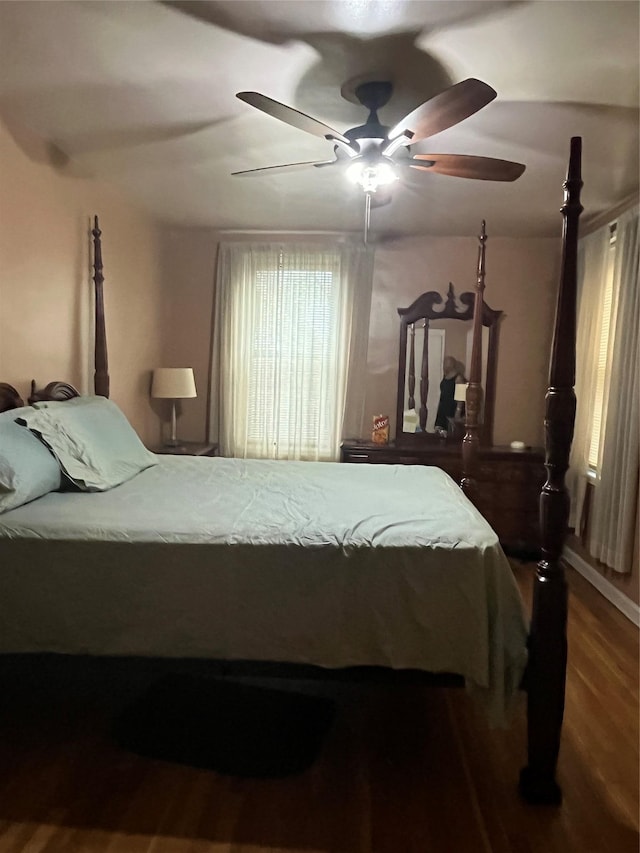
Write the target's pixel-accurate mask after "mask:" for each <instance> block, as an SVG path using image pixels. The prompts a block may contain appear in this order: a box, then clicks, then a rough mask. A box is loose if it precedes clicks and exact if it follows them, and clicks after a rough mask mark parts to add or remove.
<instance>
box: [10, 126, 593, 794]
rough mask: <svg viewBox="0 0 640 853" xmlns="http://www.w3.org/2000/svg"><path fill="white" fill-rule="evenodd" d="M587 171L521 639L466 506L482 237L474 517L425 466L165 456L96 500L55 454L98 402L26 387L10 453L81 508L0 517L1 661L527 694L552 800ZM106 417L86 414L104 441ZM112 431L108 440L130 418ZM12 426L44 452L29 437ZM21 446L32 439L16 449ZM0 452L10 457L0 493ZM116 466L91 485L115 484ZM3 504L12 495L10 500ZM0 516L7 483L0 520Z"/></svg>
mask: <svg viewBox="0 0 640 853" xmlns="http://www.w3.org/2000/svg"><path fill="white" fill-rule="evenodd" d="M580 159H581V140H580V139H579V138H574V139H572V141H571V156H570V162H569V170H568V176H567V180H566V182H565V184H564V188H565V199H564V204H563V206H562V214H563V217H564V220H563V243H562V273H561V280H560V288H559V294H558V305H557V314H556V319H555V330H554V340H553V350H552V358H551V368H550V382H549V390H548V393H547V404H546V405H547V409H546V418H545V430H546V463H545V464H546V468H547V482H546V483H545V485H544V488H543V490H542V495H541V501H540V520H541V529H542V543H541V545H542V559H541V561H540V562H539V564H538V568H537V572H536V577H535V588H534V604H533V612H532V616H531V624H530V628H529V629H527V626H526V623H525V620H524V619H523V617H522V604H521V600H520V598H519V596H518V593H517V589H516V587H515V582H514V580H513V577H512V575H511V573H510V569H509V566H508V563H507V561H506V558H505V557H504V555H503V554H502V551H501V549H500V546H499V545H498V542H497V537H496V536H495V534H494V533H493V531H492V530H491V528H490V527H489V526H488V524H487V523H486V522H485V521H484V519H482V517H481V516H480V514H479V513H478V512H477V510H476V509H475V508H474V507H473V506H472V502H473V499H474V496H475V491H476V478H475V471H476V461H477V460H476V457H477V453H478V444H479V435H478V433H479V424H478V419H479V411H480V406H481V399H482V388H481V385H480V370H481V323H482V310H483V291H484V286H485V282H484V252H485V241H484V239H481V246H480V255H479V264H478V282H477V287H476V299H475V307H474V337H473V350H472V363H471V369H470V381H469V386H468V390H467V397H466V435H465V437H464V440H463V444H462V452H463V460H464V461H463V467H464V477H463V479H462V483H461V486H462V491H463V492H464V495H466V496H467V497H468V498H470V499H471V502H470V501H469V500H467V497H465V496H464V495H463V494H462V493H461V491H460V489H458V488H457V487H456V486H455V484H454V483H453V481H451V480H450V479H449V478H448V477H447V475H445V474H444V473H443V472H442V471H439V470H438V469H435V468H427V467H422V468H421V467H418V466H404V467H403V466H376V465H363V466H358V467H357V468H356V467H355V466H343V465H328V464H326V463H309V462H302V463H296V462H273V461H266V460H264V461H263V460H234V459H210V458H195V457H194V458H189V457H186V458H185V457H182V458H180V457H172V456H167V457H153V455H152V454H148V452H147V451H146V450H145V449H144V448H142V447H141V445H140V449H139V450H135V453H137V454H138V455H139V456H140V458H141V459H142V461H141V462H140V466H139V468H138V473H135V475H134V476H132V475H131V472H130V471H128V472H126V473H125V475H122V473H121V472H117V473H119V475H120V476H121V477H122V476H124V479H120V480H119V484H118V485H115V486H114V487H113V488H110V486H111V485H113V483H107V485H106V487H104V488H103V489H101V487H99V486H98V487H95V486H94V484H93V481H91V479H90V477H87V476H86V475H85V474H82V475H78V474H77V473H76V469H75V468H74V465H75V463H76V461H77V460H72V462H71V463H64V462H63V461H62V456H61V455H60V454H59V452H58V444H57V442H60V441H63V439H64V438H65V436H64V435H63V433H64V431H65V430H66V429H67V428H70V427H69V423H70V420H71V421H72V420H73V418H76V417H78V416H79V415H78V413H79V414H80V415H83V414H84V410H85V409H86V411H89V410H92V406H93V405H94V402H93V401H94V400H95V398H79V396H78V393H77V392H76V391H75V389H74V388H72V386H70V385H68V384H66V383H64V382H54V383H50V384H49V385H48V386H47V387H46V388H44V389H42V390H38V389H37V388H36V387H35V384H32V391H31V396H30V398H29V404H30V405H29V406H28V407H26V406H24V404H23V401H22V400H21V399H20V397H19V395H18V393H17V391H16V390H15V389H14V388H13V387H12V386H10V385H7V384H0V439H1V437H2V434H3V433H2V430H3V429H4V430H5V433H6V434H7V436H9V439H10V440H11V441H13V440H15V441H19V440H21V436H23V434H26V435H27V436H28V437H29V440H32V436H33V433H37V434H38V435H39V437H42V438H43V439H45V440H46V442H47V447H48V448H49V449H51V450H52V451H53V452H54V453H56V455H57V457H58V461H59V462H60V465H61V468H62V471H63V472H64V473H65V475H67V477H69V478H71V479H73V478H74V476H75V477H76V483H78V478H79V479H80V487H81V489H84V491H77V490H76V491H69V490H66V491H65V490H63V491H62V492H60V491H57V490H56V489H50V490H49V492H48V493H42V496H41V497H38V498H37V499H36V500H30V499H27V501H26V502H25V503H24V504H23V505H20V504H19V502H18V504H17V505H13V506H12V505H11V504H10V505H9V509H8V511H6V512H4V513H2V514H0V553H2V554H3V560H2V566H3V568H2V569H1V570H0V624H2V625H3V629H2V634H1V635H0V653H3V654H22V653H30V652H54V653H55V652H57V653H66V654H69V653H71V654H106V655H122V656H128V655H152V656H157V657H194V658H207V659H212V660H214V659H215V660H231V661H233V662H235V663H236V664H238V666H241V665H242V662H245V663H246V662H247V661H251V662H258V663H262V664H264V665H268V664H269V663H270V662H275V663H277V664H278V665H279V666H282V665H285V667H286V668H287V671H288V672H292V673H294V674H298V675H300V674H304V676H305V677H307V676H308V675H309V674H310V673H311V672H312V671H313V673H314V674H318V673H321V672H324V673H326V672H327V669H329V670H331V671H330V672H329V674H328V677H330V678H333V677H339V676H341V675H344V674H345V673H346V675H347V677H349V678H351V677H353V676H354V675H359V676H362V677H364V678H366V677H370V676H371V675H372V674H373V675H375V677H376V678H379V677H381V676H384V677H385V678H387V677H388V678H391V679H392V678H396V679H397V680H401V679H403V678H406V679H407V680H424V681H428V682H429V683H439V684H457V683H464V682H466V683H467V686H470V687H471V688H472V689H473V690H475V692H477V693H478V694H479V695H480V696H481V697H482V698H483V699H484V701H485V704H486V705H487V708H488V710H489V713H490V715H491V716H492V718H493V719H494V720H495V721H497V722H503V721H504V714H505V710H506V708H507V706H508V705H509V700H510V697H511V695H512V694H513V692H514V691H515V690H517V689H518V687H519V686H522V687H524V689H526V691H527V694H528V765H527V767H526V768H525V769H524V770H523V771H522V774H521V778H520V790H521V793H522V795H523V796H524V797H525V798H526V799H527V800H528V801H530V802H542V803H558V802H560V798H561V794H560V789H559V787H558V785H557V783H556V780H555V770H556V762H557V757H558V750H559V744H560V731H561V725H562V717H563V709H564V683H565V670H566V617H567V591H566V584H565V580H564V576H563V568H562V564H561V562H560V557H561V550H562V545H563V540H564V534H565V530H566V526H567V520H568V497H567V492H566V489H565V486H564V475H565V472H566V469H567V467H568V459H569V450H570V444H571V439H572V434H573V423H574V412H575V397H574V393H573V383H574V366H575V365H574V362H575V355H574V350H575V301H576V255H577V239H578V218H579V215H580V212H581V210H582V208H581V206H580V188H581V186H582V182H581V177H580ZM92 233H93V238H94V270H95V275H94V282H95V294H96V299H95V306H96V334H95V346H96V359H95V363H96V372H95V378H94V386H95V393H96V395H99V396H100V397H104V398H108V396H109V376H108V368H107V351H106V337H105V323H104V307H103V299H102V286H103V276H102V257H101V243H100V237H101V232H100V230H99V227H98V220H97V218H96V220H95V227H94V229H93V232H92ZM63 401H68V402H63ZM83 401H84V402H83ZM85 403H86V405H85ZM96 405H98V403H97V401H96ZM99 405H101V406H103V408H104V406H107V407H108V406H112V404H111V403H109V401H107V400H103V401H100V403H99ZM113 408H115V407H113ZM102 411H103V409H99V414H98V416H95V415H92V417H94V420H93V421H91V424H93V425H94V426H95V427H96V429H97V431H98V432H99V431H100V423H99V421H98V420H96V417H98V418H101V417H102V416H103V415H102ZM104 411H105V413H106V414H105V417H107V416H108V417H107V420H108V421H109V423H113V424H115V425H116V427H117V428H116V432H117V430H118V429H119V428H120V427H119V426H117V424H116V421H117V418H118V417H119V416H118V415H117V413H114V412H113V411H111V409H109V410H108V411H107V410H106V409H105V410H104ZM61 412H64V414H61ZM15 415H17V416H18V417H19V418H20V421H19V423H20V422H22V421H23V426H24V425H27V426H28V427H29V428H30V430H31V431H32V432H29V431H27V430H24V429H23V428H22V427H17V426H16V425H15V419H14V418H13V416H15ZM56 418H59V419H61V420H59V421H56ZM68 418H70V420H68ZM114 418H115V420H114ZM109 419H111V420H109ZM63 422H64V426H61V424H63ZM52 423H53V427H51V424H52ZM7 424H9V426H7ZM3 425H4V426H3ZM50 427H51V429H52V433H51V434H49V433H47V429H48V428H50ZM92 428H93V427H92ZM16 429H17V430H18V433H19V434H20V435H17V434H16V435H14V434H13V433H11V430H13V431H14V433H15V430H16ZM109 429H110V428H109V427H107V428H106V432H109ZM9 439H7V441H8V444H7V445H6V446H9V444H10V441H9ZM83 440H84V439H83ZM128 441H130V438H128V437H125V438H123V442H124V443H126V442H128ZM81 443H82V442H81V441H80V440H77V441H76V444H81ZM38 444H39V442H38ZM85 450H86V449H83V453H85ZM48 452H49V450H47V453H48ZM62 452H63V451H61V453H62ZM92 452H93V451H89V450H86V453H85V455H91V453H92ZM1 454H2V441H1V440H0V477H1V476H2V473H1V472H2V455H1ZM144 454H147V457H145V456H144ZM81 455H82V454H81ZM81 462H82V460H81ZM108 468H109V465H106V466H105V469H104V470H102V469H101V471H100V472H99V473H100V475H101V476H102V475H105V476H108V475H109V474H110V473H112V472H111V471H110V470H109V471H107V469H108ZM105 472H106V473H105ZM82 477H84V479H82ZM116 482H118V481H116ZM11 488H12V487H11V484H9V485H8V486H7V485H6V484H5V493H6V494H9V495H10V493H11ZM16 488H17V487H16ZM100 489H101V490H100ZM433 495H435V496H436V497H435V498H434V497H433ZM2 497H3V496H2V481H1V479H0V509H1V508H2V503H1V500H2ZM409 497H410V500H409ZM274 506H275V507H276V512H275V515H274V513H273V508H274ZM181 507H182V508H185V507H186V511H183V512H182V514H180V508H181ZM141 513H142V514H141ZM149 519H152V520H153V526H152V528H150V527H149ZM212 555H213V556H212ZM231 555H234V556H233V559H232V556H231ZM167 590H168V591H169V593H168V594H167ZM212 590H213V593H212ZM460 625H464V626H465V628H464V630H460V628H459V626H460ZM452 626H453V627H452ZM527 657H528V659H527ZM525 667H526V670H525ZM263 671H264V670H263Z"/></svg>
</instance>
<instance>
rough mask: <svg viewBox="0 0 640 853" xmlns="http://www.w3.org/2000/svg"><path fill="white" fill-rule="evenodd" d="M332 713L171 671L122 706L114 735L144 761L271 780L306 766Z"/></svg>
mask: <svg viewBox="0 0 640 853" xmlns="http://www.w3.org/2000/svg"><path fill="white" fill-rule="evenodd" d="M334 716H335V706H334V703H333V702H332V701H331V700H329V699H325V698H323V697H318V696H307V695H304V694H302V693H294V692H291V691H285V690H277V689H273V688H270V687H260V686H253V685H247V684H239V683H237V682H233V681H227V680H224V679H213V678H199V677H195V676H191V675H183V674H180V675H177V674H176V675H169V676H165V677H164V678H162V679H160V680H159V681H157V682H156V683H154V684H152V685H151V687H150V688H149V689H148V690H147V691H146V692H145V693H144V694H143V695H142V696H140V697H139V699H137V700H136V701H135V702H134V703H133V704H132V705H130V706H129V707H128V708H126V709H125V711H124V712H123V713H122V714H121V715H120V716H119V718H118V719H117V721H116V723H115V727H114V734H115V737H116V740H117V741H118V743H119V744H120V745H121V746H122V747H124V748H125V749H128V750H130V751H132V752H136V753H138V754H139V755H144V756H146V757H148V758H156V759H161V760H164V761H173V762H177V763H179V764H188V765H191V766H193V767H200V768H205V769H208V770H215V771H217V772H218V773H223V774H225V775H228V776H241V777H245V778H246V777H250V778H276V777H282V776H290V775H292V774H295V773H301V772H302V771H303V770H306V769H307V768H308V767H310V766H311V764H313V762H314V760H315V758H316V756H317V755H318V753H319V751H320V748H321V746H322V742H323V739H324V736H325V735H326V733H327V732H328V731H329V729H330V728H331V724H332V722H333V718H334Z"/></svg>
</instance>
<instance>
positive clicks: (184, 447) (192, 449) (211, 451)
mask: <svg viewBox="0 0 640 853" xmlns="http://www.w3.org/2000/svg"><path fill="white" fill-rule="evenodd" d="M149 450H151V452H152V453H164V454H169V455H171V456H217V455H218V445H217V444H211V443H210V442H202V441H181V442H180V444H178V445H176V447H171V445H169V444H163V445H161V446H160V447H150V448H149Z"/></svg>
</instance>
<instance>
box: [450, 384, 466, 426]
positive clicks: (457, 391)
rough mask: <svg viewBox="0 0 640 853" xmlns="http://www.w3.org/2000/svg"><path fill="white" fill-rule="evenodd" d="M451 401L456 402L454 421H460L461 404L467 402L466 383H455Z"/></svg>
mask: <svg viewBox="0 0 640 853" xmlns="http://www.w3.org/2000/svg"><path fill="white" fill-rule="evenodd" d="M453 399H454V400H455V401H456V403H457V406H456V414H455V417H456V420H461V419H462V404H463V403H465V402H466V400H467V383H466V382H457V383H456V386H455V388H454V389H453Z"/></svg>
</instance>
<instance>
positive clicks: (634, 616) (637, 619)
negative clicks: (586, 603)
mask: <svg viewBox="0 0 640 853" xmlns="http://www.w3.org/2000/svg"><path fill="white" fill-rule="evenodd" d="M562 556H563V557H564V559H565V560H566V561H567V563H569V565H570V566H571V567H572V568H574V569H575V570H576V571H577V572H578V573H579V574H581V575H582V577H583V578H585V579H586V580H588V581H589V583H590V584H592V585H593V586H595V588H596V589H597V590H598V592H600V593H601V594H602V595H604V597H605V598H606V599H607V601H610V602H611V604H613V606H614V607H617V608H618V610H619V611H620V612H621V613H622V614H624V615H625V616H626V617H627V619H629V620H630V621H631V622H633V624H634V625H636V626H637V627H639V628H640V606H638V605H637V604H636V603H635V602H633V601H631V599H630V598H628V597H627V596H626V595H625V594H624V592H621V591H620V590H619V589H617V588H616V587H615V586H614V585H613V584H612V583H609V581H608V580H607V579H606V578H605V577H603V576H602V575H601V574H600V573H599V572H597V571H596V570H595V569H594V568H593V567H592V566H590V565H589V563H587V561H586V560H584V559H583V558H582V557H581V556H580V555H579V554H576V552H575V551H572V550H571V548H566V547H565V549H564V551H563V553H562Z"/></svg>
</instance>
